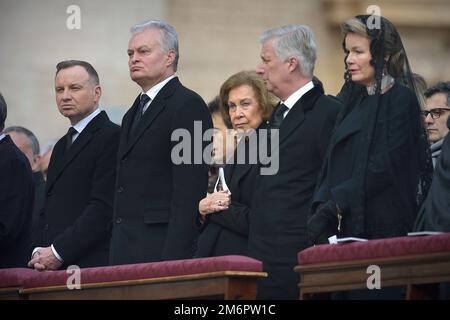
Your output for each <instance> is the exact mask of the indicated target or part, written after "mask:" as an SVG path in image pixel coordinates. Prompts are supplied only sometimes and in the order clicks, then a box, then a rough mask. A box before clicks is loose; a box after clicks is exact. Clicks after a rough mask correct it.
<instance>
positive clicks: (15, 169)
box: [0, 94, 34, 268]
mask: <svg viewBox="0 0 450 320" xmlns="http://www.w3.org/2000/svg"><path fill="white" fill-rule="evenodd" d="M6 115H7V105H6V102H5V99H3V96H2V95H1V94H0V176H1V178H0V252H1V254H0V268H14V267H24V266H26V263H27V260H28V257H29V252H30V246H31V238H30V236H31V213H32V211H33V197H34V195H33V192H34V191H33V177H32V174H31V168H30V164H29V162H28V160H27V158H26V157H25V155H24V154H23V153H22V152H21V151H20V150H19V149H18V148H17V147H16V146H15V145H14V143H13V142H12V140H11V138H10V137H9V136H7V135H5V134H4V133H3V129H4V128H5V120H6Z"/></svg>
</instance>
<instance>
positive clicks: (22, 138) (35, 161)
mask: <svg viewBox="0 0 450 320" xmlns="http://www.w3.org/2000/svg"><path fill="white" fill-rule="evenodd" d="M8 135H9V136H10V137H11V139H12V141H13V142H14V144H15V145H16V146H17V148H19V149H20V151H22V152H23V154H24V155H25V156H26V157H27V159H28V161H29V162H30V166H31V169H32V171H33V172H37V171H39V169H40V162H39V160H40V156H39V155H34V154H33V149H32V147H31V143H30V140H29V139H28V137H27V136H26V135H25V134H23V133H20V132H15V131H11V132H9V133H8Z"/></svg>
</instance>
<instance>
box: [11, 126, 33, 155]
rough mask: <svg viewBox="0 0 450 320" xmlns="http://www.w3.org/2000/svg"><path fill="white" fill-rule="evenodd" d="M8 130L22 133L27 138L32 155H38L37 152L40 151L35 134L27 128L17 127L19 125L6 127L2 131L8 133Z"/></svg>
mask: <svg viewBox="0 0 450 320" xmlns="http://www.w3.org/2000/svg"><path fill="white" fill-rule="evenodd" d="M10 132H16V133H22V134H24V135H25V136H26V137H27V138H28V142H29V143H30V146H31V150H33V155H34V156H38V155H39V153H40V148H39V141H38V139H37V138H36V136H35V135H34V133H33V132H31V131H30V130H28V129H27V128H24V127H19V126H12V127H8V128H6V129H5V131H4V133H10Z"/></svg>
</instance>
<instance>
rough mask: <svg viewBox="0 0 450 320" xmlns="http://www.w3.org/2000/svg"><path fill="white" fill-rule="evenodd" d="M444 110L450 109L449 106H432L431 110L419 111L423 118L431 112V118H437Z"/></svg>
mask: <svg viewBox="0 0 450 320" xmlns="http://www.w3.org/2000/svg"><path fill="white" fill-rule="evenodd" d="M444 111H450V108H434V109H431V110H423V111H421V112H420V113H421V114H422V115H423V116H424V118H426V117H428V115H429V114H431V118H433V119H437V118H439V117H440V116H441V115H442V114H443V113H444Z"/></svg>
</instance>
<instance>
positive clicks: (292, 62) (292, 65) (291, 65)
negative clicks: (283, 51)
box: [287, 57, 300, 72]
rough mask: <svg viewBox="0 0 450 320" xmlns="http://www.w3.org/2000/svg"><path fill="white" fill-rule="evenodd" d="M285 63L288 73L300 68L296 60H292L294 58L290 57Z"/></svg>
mask: <svg viewBox="0 0 450 320" xmlns="http://www.w3.org/2000/svg"><path fill="white" fill-rule="evenodd" d="M287 62H288V70H289V72H293V71H294V70H295V69H297V68H299V66H300V64H299V63H298V60H297V58H294V57H290V58H289V59H288V61H287Z"/></svg>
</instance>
